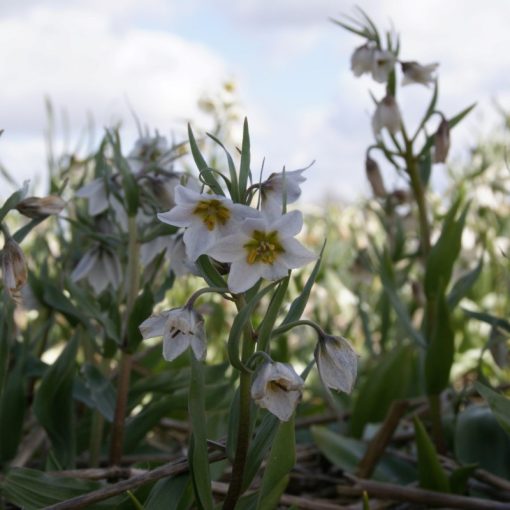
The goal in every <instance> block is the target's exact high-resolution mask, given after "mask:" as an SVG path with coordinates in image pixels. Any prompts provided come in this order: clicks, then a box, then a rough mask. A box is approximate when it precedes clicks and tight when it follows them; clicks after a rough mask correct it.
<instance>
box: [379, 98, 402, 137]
mask: <svg viewBox="0 0 510 510" xmlns="http://www.w3.org/2000/svg"><path fill="white" fill-rule="evenodd" d="M401 124H402V116H401V115H400V109H399V107H398V104H397V101H396V100H395V98H394V97H393V96H391V95H387V96H386V97H385V98H384V99H383V100H382V101H380V102H379V103H377V108H376V109H375V112H374V115H373V117H372V129H373V130H374V134H375V135H376V136H378V135H379V134H380V132H381V131H382V129H383V128H386V129H387V130H388V131H389V132H390V133H391V134H393V135H395V134H396V133H398V132H399V131H400V128H401Z"/></svg>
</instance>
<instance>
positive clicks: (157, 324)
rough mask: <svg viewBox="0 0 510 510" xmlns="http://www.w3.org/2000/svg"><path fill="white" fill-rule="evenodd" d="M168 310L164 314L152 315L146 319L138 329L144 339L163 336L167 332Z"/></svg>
mask: <svg viewBox="0 0 510 510" xmlns="http://www.w3.org/2000/svg"><path fill="white" fill-rule="evenodd" d="M168 312H169V311H168V310H167V311H166V312H163V313H158V314H155V315H151V316H150V317H149V318H148V319H145V320H144V321H143V322H142V323H141V324H140V326H138V329H139V330H140V333H141V334H142V337H143V338H144V339H147V338H154V337H157V336H163V334H164V332H165V324H166V321H167V320H168Z"/></svg>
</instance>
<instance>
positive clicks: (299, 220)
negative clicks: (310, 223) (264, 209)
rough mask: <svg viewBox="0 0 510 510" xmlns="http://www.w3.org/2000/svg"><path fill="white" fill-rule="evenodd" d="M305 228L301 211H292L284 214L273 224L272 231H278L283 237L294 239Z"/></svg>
mask: <svg viewBox="0 0 510 510" xmlns="http://www.w3.org/2000/svg"><path fill="white" fill-rule="evenodd" d="M302 228H303V214H302V213H301V211H291V212H289V213H287V214H282V215H281V216H280V217H279V218H278V219H277V220H276V221H275V222H274V223H272V224H271V226H270V229H271V230H278V231H279V232H281V235H282V237H287V236H288V237H292V236H295V235H297V234H299V232H301V229H302Z"/></svg>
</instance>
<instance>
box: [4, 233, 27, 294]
mask: <svg viewBox="0 0 510 510" xmlns="http://www.w3.org/2000/svg"><path fill="white" fill-rule="evenodd" d="M2 275H3V280H4V286H5V288H6V289H7V290H8V291H9V293H10V294H11V295H16V294H17V293H18V292H19V291H20V290H21V288H22V287H23V286H24V285H25V283H26V282H27V278H28V270H27V263H26V260H25V255H24V254H23V250H22V249H21V247H20V245H19V244H18V243H17V242H16V241H15V240H14V239H12V237H9V238H8V239H7V240H6V241H5V244H4V248H3V250H2Z"/></svg>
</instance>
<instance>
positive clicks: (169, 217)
mask: <svg viewBox="0 0 510 510" xmlns="http://www.w3.org/2000/svg"><path fill="white" fill-rule="evenodd" d="M194 209H195V206H194V205H193V204H192V205H188V204H185V205H176V206H175V207H174V208H173V209H170V210H169V211H167V212H164V213H158V215H157V216H158V220H159V221H162V222H163V223H168V224H169V225H172V226H174V227H187V226H188V225H189V224H190V223H191V222H192V219H193V211H194Z"/></svg>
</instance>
